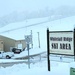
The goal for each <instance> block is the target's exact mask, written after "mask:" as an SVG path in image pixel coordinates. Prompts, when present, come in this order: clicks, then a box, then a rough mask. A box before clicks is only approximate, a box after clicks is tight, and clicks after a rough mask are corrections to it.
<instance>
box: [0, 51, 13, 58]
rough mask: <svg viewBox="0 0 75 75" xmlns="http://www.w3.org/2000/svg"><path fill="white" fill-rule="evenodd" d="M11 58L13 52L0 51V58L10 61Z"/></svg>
mask: <svg viewBox="0 0 75 75" xmlns="http://www.w3.org/2000/svg"><path fill="white" fill-rule="evenodd" d="M13 56H14V53H13V52H3V51H0V58H6V59H10V58H11V57H13Z"/></svg>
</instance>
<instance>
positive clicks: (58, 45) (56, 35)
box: [49, 32, 74, 55]
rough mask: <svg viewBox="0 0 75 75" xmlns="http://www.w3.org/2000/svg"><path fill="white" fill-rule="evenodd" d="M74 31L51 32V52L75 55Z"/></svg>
mask: <svg viewBox="0 0 75 75" xmlns="http://www.w3.org/2000/svg"><path fill="white" fill-rule="evenodd" d="M73 40H74V38H73V32H50V33H49V45H50V46H49V47H50V53H56V54H67V55H74V44H73V43H74V41H73Z"/></svg>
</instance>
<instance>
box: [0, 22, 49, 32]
mask: <svg viewBox="0 0 75 75" xmlns="http://www.w3.org/2000/svg"><path fill="white" fill-rule="evenodd" d="M47 22H49V21H44V22H40V23H35V24H30V25H27V26H23V27H19V28H14V29H11V30H6V31H3V32H0V33H6V32H11V31H15V30H19V29H23V28H27V27H31V26H37V25H40V24H43V23H47Z"/></svg>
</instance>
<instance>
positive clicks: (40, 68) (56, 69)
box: [0, 59, 75, 75]
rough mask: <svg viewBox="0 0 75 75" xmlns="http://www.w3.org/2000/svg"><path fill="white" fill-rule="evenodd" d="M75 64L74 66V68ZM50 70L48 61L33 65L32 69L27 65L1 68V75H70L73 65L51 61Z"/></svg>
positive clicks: (31, 65)
mask: <svg viewBox="0 0 75 75" xmlns="http://www.w3.org/2000/svg"><path fill="white" fill-rule="evenodd" d="M74 64H75V63H73V64H72V67H73V65H74ZM50 65H51V67H50V69H51V71H48V69H47V60H46V59H45V60H43V61H42V60H41V61H40V62H37V63H34V64H33V63H31V64H30V69H29V68H28V65H27V64H24V63H23V64H17V65H13V66H11V67H6V68H3V67H0V75H10V74H11V75H35V74H36V75H70V67H71V63H65V62H56V61H50Z"/></svg>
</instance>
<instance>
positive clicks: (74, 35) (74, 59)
mask: <svg viewBox="0 0 75 75" xmlns="http://www.w3.org/2000/svg"><path fill="white" fill-rule="evenodd" d="M74 61H75V28H74Z"/></svg>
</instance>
